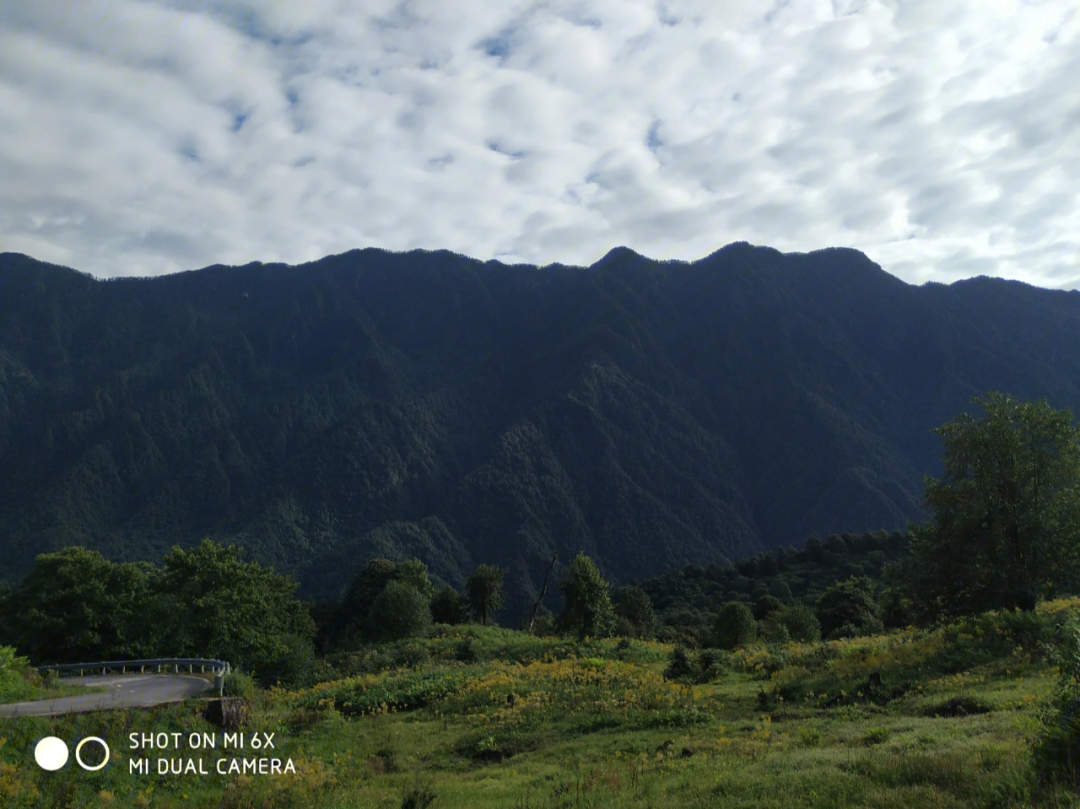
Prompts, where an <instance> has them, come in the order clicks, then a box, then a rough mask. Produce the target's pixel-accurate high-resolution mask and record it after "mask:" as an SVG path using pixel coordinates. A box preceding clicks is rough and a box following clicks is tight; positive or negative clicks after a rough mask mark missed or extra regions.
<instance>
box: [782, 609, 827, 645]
mask: <svg viewBox="0 0 1080 809" xmlns="http://www.w3.org/2000/svg"><path fill="white" fill-rule="evenodd" d="M779 615H780V621H781V622H783V624H784V626H785V627H786V628H787V631H788V636H789V637H790V638H791V639H792V640H797V641H800V642H802V643H810V642H813V641H816V640H820V639H821V624H820V623H819V622H818V619H817V616H816V615H814V611H813V610H812V609H810V608H809V607H807V606H806V605H805V604H793V605H791V606H790V607H786V608H785V609H784V611H783V612H781V613H780V614H779Z"/></svg>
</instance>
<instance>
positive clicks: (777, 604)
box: [754, 594, 784, 621]
mask: <svg viewBox="0 0 1080 809" xmlns="http://www.w3.org/2000/svg"><path fill="white" fill-rule="evenodd" d="M783 609H784V602H783V601H781V600H780V599H779V598H777V597H776V596H772V595H767V594H766V595H763V596H761V597H760V598H759V599H757V600H756V601H755V602H754V617H755V618H757V619H758V620H759V621H764V620H765V619H766V618H768V617H769V616H770V615H772V614H773V613H774V612H780V611H781V610H783Z"/></svg>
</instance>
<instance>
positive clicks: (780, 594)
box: [769, 579, 795, 604]
mask: <svg viewBox="0 0 1080 809" xmlns="http://www.w3.org/2000/svg"><path fill="white" fill-rule="evenodd" d="M769 595H771V596H774V597H775V598H779V599H780V600H781V601H783V602H784V603H785V604H791V603H792V602H793V601H794V600H795V596H794V595H792V593H791V586H790V585H789V584H788V583H787V582H786V581H784V580H783V579H775V580H774V581H773V583H772V584H770V585H769Z"/></svg>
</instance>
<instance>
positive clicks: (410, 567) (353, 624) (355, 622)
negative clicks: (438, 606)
mask: <svg viewBox="0 0 1080 809" xmlns="http://www.w3.org/2000/svg"><path fill="white" fill-rule="evenodd" d="M395 581H396V582H401V583H402V584H407V585H408V586H410V587H412V588H413V589H414V590H415V591H416V592H417V593H419V594H420V596H421V597H422V598H423V599H424V601H425V603H428V602H430V601H431V599H432V597H433V596H434V594H435V587H434V586H433V585H432V584H431V580H430V579H429V578H428V569H427V565H425V564H424V563H423V562H421V561H420V560H419V559H409V560H408V561H404V562H392V561H390V560H389V559H371V560H370V561H368V563H367V564H366V565H364V567H363V569H362V570H361V571H360V572H359V573H358V574H357V575H356V577H355V578H354V579H353V580H352V584H350V585H349V589H348V592H347V593H346V594H345V598H344V600H343V601H342V604H341V614H340V616H339V617H338V620H337V621H336V622H335V627H334V631H333V632H332V633H331V634H333V635H336V636H338V637H341V636H344V637H345V638H350V637H354V636H355V635H356V634H357V633H358V632H361V633H362V634H363V635H364V636H365V637H371V636H370V635H369V633H368V629H369V628H370V626H371V623H370V621H369V620H368V619H369V617H370V613H371V609H372V607H373V606H374V604H375V601H376V599H378V597H379V595H380V594H381V593H382V591H383V590H384V589H385V588H386V586H387V585H388V584H390V582H395Z"/></svg>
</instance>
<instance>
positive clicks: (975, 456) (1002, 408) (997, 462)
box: [911, 393, 1080, 615]
mask: <svg viewBox="0 0 1080 809" xmlns="http://www.w3.org/2000/svg"><path fill="white" fill-rule="evenodd" d="M975 403H976V404H978V405H980V406H981V407H982V408H983V411H984V413H985V415H984V416H983V417H982V418H974V417H973V416H970V415H968V414H966V413H964V414H961V415H959V416H957V417H956V419H955V420H953V421H951V422H948V423H947V424H944V425H942V426H941V427H939V428H937V429H936V430H935V431H934V432H936V433H938V434H939V435H941V437H942V438H943V439H944V442H945V450H944V466H945V471H944V476H943V477H942V478H941V479H940V480H935V479H933V478H928V479H927V487H926V491H925V496H924V497H925V502H926V506H927V508H928V510H929V511H930V512H931V513H932V514H933V521H932V522H931V523H928V524H926V525H922V526H916V527H914V529H913V530H912V531H911V550H912V552H913V554H914V556H915V559H916V570H915V579H914V584H915V589H916V591H917V593H918V599H919V601H920V602H921V604H922V607H923V611H924V612H925V613H927V614H932V615H962V614H972V613H977V612H982V611H985V610H990V609H1000V608H1006V609H1016V608H1021V609H1033V608H1034V607H1035V604H1036V603H1037V602H1038V600H1039V599H1041V598H1047V597H1050V596H1051V595H1053V594H1054V593H1056V592H1058V591H1060V590H1061V589H1063V588H1066V587H1067V586H1069V585H1070V584H1073V585H1074V584H1075V581H1076V578H1077V573H1078V571H1080V428H1077V427H1076V426H1075V425H1073V423H1072V414H1071V413H1070V412H1069V411H1068V410H1055V409H1054V408H1052V407H1050V405H1049V404H1047V402H1046V400H1044V399H1040V400H1039V401H1036V402H1023V401H1019V400H1016V399H1014V398H1012V397H1011V396H1009V395H1007V394H1001V393H988V394H987V396H986V398H985V399H981V400H980V399H976V400H975Z"/></svg>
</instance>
